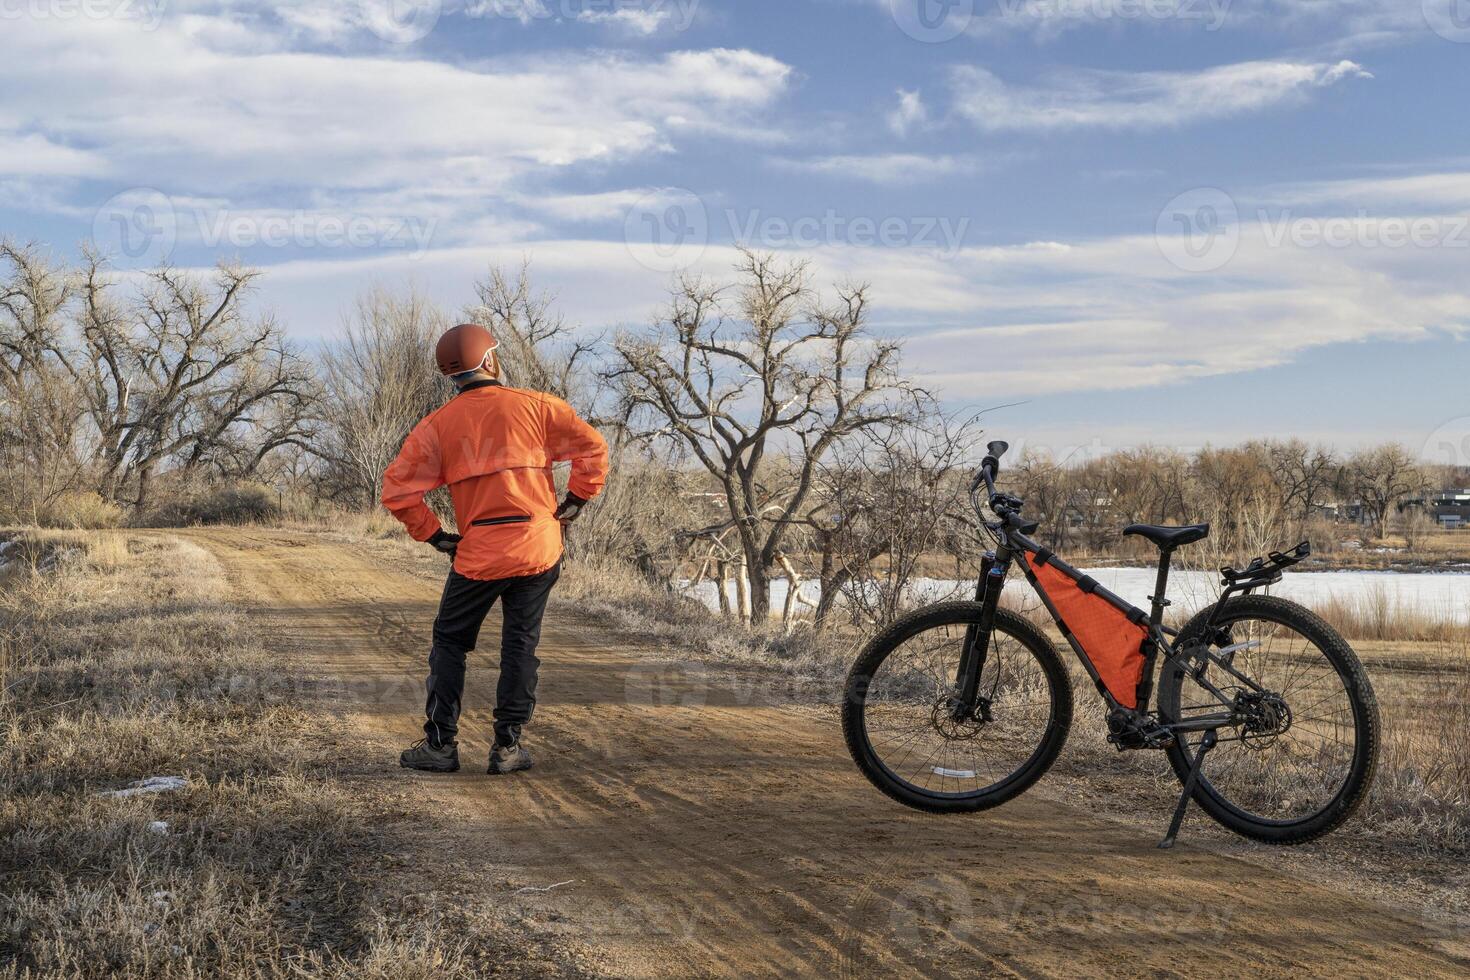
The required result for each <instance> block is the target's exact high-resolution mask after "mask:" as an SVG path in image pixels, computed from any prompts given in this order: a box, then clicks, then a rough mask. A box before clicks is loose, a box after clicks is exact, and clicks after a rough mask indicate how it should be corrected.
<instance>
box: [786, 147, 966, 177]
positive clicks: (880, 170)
mask: <svg viewBox="0 0 1470 980" xmlns="http://www.w3.org/2000/svg"><path fill="white" fill-rule="evenodd" d="M771 163H772V164H773V165H775V166H777V167H780V168H781V169H783V170H791V171H796V172H798V173H809V174H819V175H821V176H824V177H839V178H845V179H849V180H861V181H867V182H869V183H873V184H890V185H897V184H915V183H921V182H923V181H928V180H934V179H935V178H938V177H950V176H953V175H955V174H969V173H976V172H978V171H979V170H980V169H981V166H980V163H979V161H977V160H976V159H975V158H974V157H970V156H950V155H948V154H943V155H939V156H924V155H922V154H918V153H878V154H872V155H858V154H850V155H843V154H839V155H835V156H825V157H807V158H804V159H791V158H786V157H780V158H775V159H772V161H771Z"/></svg>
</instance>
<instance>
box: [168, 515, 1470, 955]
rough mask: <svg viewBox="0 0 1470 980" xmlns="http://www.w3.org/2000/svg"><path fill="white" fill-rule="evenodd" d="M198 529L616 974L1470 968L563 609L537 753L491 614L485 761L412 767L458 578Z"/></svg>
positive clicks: (252, 533) (320, 544)
mask: <svg viewBox="0 0 1470 980" xmlns="http://www.w3.org/2000/svg"><path fill="white" fill-rule="evenodd" d="M190 536H191V537H192V538H193V539H194V540H196V541H197V542H199V543H200V544H202V545H203V546H205V547H207V548H209V549H210V550H211V551H212V552H213V553H214V554H216V555H217V556H218V558H219V559H220V561H221V562H222V563H223V564H224V566H225V568H226V569H227V570H228V571H229V574H230V576H231V580H232V582H233V583H234V584H235V586H236V587H237V589H238V590H239V592H240V601H241V602H242V603H243V604H245V605H246V607H247V608H249V609H250V610H251V613H252V615H253V616H257V617H261V618H263V620H264V621H265V622H266V624H267V627H268V628H267V633H268V635H269V636H270V637H272V638H273V640H272V642H273V643H274V645H275V646H276V648H277V649H278V650H279V651H280V652H281V654H282V655H283V657H287V658H289V659H290V660H291V661H292V662H293V664H294V665H295V666H296V667H297V668H298V669H300V670H303V671H305V672H307V674H308V675H309V676H310V677H311V678H312V680H313V681H314V682H318V683H321V684H323V685H326V687H327V689H328V690H330V691H332V692H334V694H335V698H336V704H337V707H338V708H339V710H340V711H341V713H342V717H343V719H344V723H346V724H351V725H354V726H356V727H358V728H360V729H361V730H362V731H363V732H364V733H366V734H367V735H368V736H369V737H370V738H371V739H372V741H373V743H374V744H375V745H377V746H379V747H380V748H381V750H382V759H381V769H375V770H372V775H365V776H364V777H363V778H369V779H378V780H381V781H385V782H387V781H393V782H394V783H395V784H396V785H402V781H404V780H406V781H408V783H409V785H412V786H413V787H414V789H415V791H416V792H417V793H419V794H421V798H422V801H423V803H422V805H423V806H424V808H425V810H426V812H429V813H432V814H434V815H435V816H436V818H437V819H440V820H441V821H442V822H444V823H445V824H446V825H448V826H452V831H449V832H448V833H450V838H449V839H451V840H452V841H453V842H454V847H455V853H454V854H453V855H452V857H453V860H452V861H451V862H449V864H450V865H451V868H450V872H451V873H452V869H453V866H462V867H464V868H466V869H467V870H468V869H471V868H487V869H502V870H503V869H506V868H511V869H514V870H515V871H516V872H517V874H518V877H521V878H525V879H527V880H531V881H536V882H538V883H542V884H549V883H554V882H559V881H564V880H567V879H572V881H573V884H569V885H567V886H565V887H563V888H559V889H557V890H554V891H551V892H547V893H542V894H536V895H534V896H531V897H523V896H514V895H512V896H510V897H508V898H507V901H524V902H525V904H526V907H527V908H529V909H533V910H535V911H536V912H537V914H538V915H541V916H542V917H543V918H546V919H548V920H549V921H554V922H555V923H556V928H559V929H562V930H564V931H566V932H567V933H568V934H570V935H574V936H576V937H577V938H579V939H581V940H583V941H585V942H588V943H592V944H595V945H596V946H598V947H600V948H601V949H602V950H605V951H606V952H607V954H608V962H610V963H612V964H613V966H612V968H611V971H612V972H613V973H614V974H616V975H619V976H638V977H690V976H753V975H755V976H790V975H794V974H795V975H813V976H829V975H845V976H860V975H861V976H872V975H910V976H973V975H975V974H976V973H984V974H991V975H1009V976H1076V975H1120V974H1130V975H1136V974H1139V973H1143V972H1156V973H1162V974H1165V975H1191V974H1202V973H1209V974H1219V973H1222V972H1227V971H1228V972H1241V973H1266V974H1270V975H1281V974H1292V973H1308V972H1312V973H1333V974H1336V975H1339V976H1355V975H1368V974H1378V975H1382V974H1384V973H1394V974H1406V975H1407V974H1412V975H1418V976H1458V975H1463V974H1464V972H1465V970H1466V968H1467V966H1470V963H1467V962H1466V961H1465V960H1460V959H1455V958H1453V957H1452V956H1450V955H1448V954H1447V953H1445V952H1443V951H1442V950H1440V949H1438V948H1436V946H1435V944H1434V941H1433V940H1434V937H1433V936H1432V935H1431V933H1430V930H1429V927H1428V926H1426V925H1424V924H1422V923H1419V922H1416V921H1413V920H1411V919H1409V918H1406V917H1404V916H1401V915H1399V914H1396V913H1393V912H1390V911H1387V910H1385V909H1383V908H1381V907H1379V906H1376V905H1374V904H1372V903H1370V902H1367V901H1363V900H1360V899H1357V898H1355V897H1353V896H1351V895H1345V894H1341V893H1338V892H1335V891H1332V890H1329V889H1326V888H1322V887H1319V886H1315V885H1311V884H1307V883H1304V882H1301V881H1297V880H1295V879H1292V878H1289V877H1285V876H1281V875H1276V874H1273V873H1271V872H1269V871H1265V870H1263V869H1262V868H1260V867H1258V866H1256V865H1253V864H1249V863H1246V862H1243V861H1238V860H1234V859H1231V858H1228V857H1225V856H1221V855H1217V854H1213V853H1209V852H1206V851H1202V850H1199V849H1196V848H1192V847H1190V846H1189V845H1188V843H1187V842H1186V843H1185V844H1183V845H1181V846H1180V847H1179V848H1177V849H1176V850H1175V851H1174V852H1172V853H1166V852H1159V851H1157V850H1155V849H1154V848H1153V846H1152V840H1151V839H1140V838H1139V835H1138V833H1137V831H1136V830H1134V829H1133V828H1129V827H1124V826H1122V825H1119V824H1114V823H1110V822H1107V821H1103V820H1100V819H1098V818H1096V817H1093V816H1091V815H1089V814H1087V813H1086V812H1084V811H1081V810H1078V809H1075V808H1069V807H1065V806H1059V805H1057V804H1055V803H1051V802H1048V801H1045V800H1042V799H1040V798H1022V799H1020V800H1017V801H1015V802H1014V803H1011V804H1008V805H1007V806H1005V807H1003V808H1000V809H998V810H993V811H989V812H988V813H985V814H980V815H975V816H970V817H960V818H943V817H933V816H928V815H922V814H917V813H911V812H909V811H906V810H903V809H901V808H899V807H896V806H894V805H892V804H890V803H888V802H887V801H885V800H883V799H882V798H881V797H879V796H878V795H877V794H876V793H874V792H873V791H872V790H871V789H870V787H868V785H867V783H866V782H864V781H863V779H862V777H861V776H860V775H859V774H858V773H857V771H856V769H855V768H854V767H853V766H852V765H851V763H850V762H849V761H848V759H847V757H846V754H845V751H844V749H843V747H842V742H841V733H840V729H839V727H838V725H837V723H836V720H835V717H829V716H825V715H823V714H822V713H820V712H814V711H811V710H809V709H797V708H789V707H783V706H780V705H775V704H763V703H760V702H759V701H758V700H757V699H754V698H751V697H748V696H745V695H746V694H748V693H749V692H748V691H746V692H742V693H737V692H735V691H733V690H731V689H729V688H727V687H725V686H722V685H721V684H720V683H718V682H717V679H716V678H715V677H714V676H711V677H708V678H702V677H697V676H691V675H690V674H689V673H688V672H674V674H673V675H660V676H659V677H658V678H657V684H655V685H652V686H650V685H649V684H648V683H645V681H647V680H648V678H647V676H646V672H645V671H644V668H645V666H646V665H647V664H648V663H649V662H650V656H649V654H647V653H644V652H642V651H639V650H637V649H636V648H630V647H628V646H625V645H622V644H620V643H617V642H608V643H607V644H605V645H604V644H602V643H599V642H597V640H595V639H589V636H595V635H596V634H595V630H594V629H592V628H590V627H588V626H587V625H586V624H583V623H577V622H566V621H559V620H557V619H555V618H554V617H553V618H552V619H549V620H548V623H547V625H546V628H545V630H544V633H543V641H542V646H541V653H540V655H541V658H542V661H543V668H542V681H541V691H540V700H541V704H540V706H539V707H538V709H537V716H536V721H535V723H534V724H533V725H532V726H531V727H530V728H529V729H528V744H530V745H531V747H532V750H533V752H535V753H536V754H537V768H536V769H534V770H532V771H531V772H530V773H528V774H526V775H525V776H519V777H515V778H512V779H490V778H488V777H486V776H484V775H483V768H484V756H485V754H486V752H488V742H487V739H488V736H489V734H490V712H489V709H490V707H491V704H492V702H493V698H494V684H495V678H496V672H495V669H494V663H493V661H494V654H493V651H494V649H495V647H496V642H495V641H496V639H497V637H498V617H496V616H494V615H492V618H491V620H489V621H487V623H486V627H485V631H484V635H483V643H482V652H480V653H478V654H476V655H474V656H473V657H472V660H471V666H470V676H469V684H468V687H467V690H466V703H467V705H468V706H469V707H468V708H467V710H466V712H465V719H464V726H463V727H464V731H465V737H464V738H465V740H464V742H463V743H462V745H461V758H462V761H463V763H464V765H465V770H464V771H462V772H460V773H458V774H456V775H453V776H447V777H436V776H429V775H426V774H405V773H402V772H401V771H400V770H398V769H397V768H396V764H397V763H396V750H397V749H398V748H399V747H401V745H402V744H405V743H406V742H407V741H408V740H410V739H412V738H414V737H416V734H417V730H418V724H419V722H418V717H419V713H420V711H421V709H422V686H421V685H422V677H423V673H424V669H425V668H424V656H425V653H426V649H427V643H428V635H429V627H430V624H431V621H432V618H433V610H434V607H435V603H436V602H437V599H438V590H437V589H436V588H434V587H433V586H432V585H431V584H427V583H425V582H423V581H422V580H421V579H418V578H416V577H414V576H412V575H409V574H405V573H399V572H396V571H395V570H393V569H391V568H387V567H384V566H382V565H379V564H377V563H375V562H374V561H373V560H372V559H371V558H369V557H367V556H364V555H361V554H357V553H354V552H352V551H351V550H350V549H347V548H343V547H341V546H340V545H335V544H333V543H331V542H329V541H326V540H324V539H323V538H321V537H319V536H314V535H311V534H306V533H298V532H288V531H280V530H244V529H209V530H200V531H196V532H190ZM487 648H488V651H489V652H485V651H486V649H487ZM653 656H655V657H656V656H657V654H654V655H653ZM358 761H359V762H361V760H358ZM362 768H367V769H370V770H371V769H372V767H371V766H363V767H362ZM426 859H428V858H426ZM432 860H433V861H434V862H435V863H436V866H437V867H439V868H440V869H441V870H442V868H443V866H444V865H445V863H446V862H445V861H444V855H442V854H439V855H433V856H432ZM1202 948H1207V949H1208V951H1209V955H1208V956H1201V955H1200V953H1199V950H1201V949H1202Z"/></svg>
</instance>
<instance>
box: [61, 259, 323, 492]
mask: <svg viewBox="0 0 1470 980" xmlns="http://www.w3.org/2000/svg"><path fill="white" fill-rule="evenodd" d="M86 259H87V262H86V265H85V267H84V269H83V271H82V275H81V279H82V286H81V293H82V295H81V300H82V309H81V311H80V314H79V317H80V321H81V323H80V333H81V341H82V346H81V350H80V352H79V356H78V358H77V362H78V363H76V364H75V365H72V364H70V363H69V364H68V369H69V370H70V371H71V373H72V375H73V377H74V379H75V380H76V381H77V382H78V385H79V388H80V390H81V392H82V394H83V397H84V398H85V399H86V403H87V407H88V411H89V413H90V415H91V417H92V421H93V424H94V425H95V427H96V429H97V433H98V439H99V446H98V458H99V462H100V468H101V472H100V475H99V489H100V490H101V492H102V493H103V494H104V495H105V496H107V497H109V498H112V499H121V498H122V497H123V495H124V493H125V492H126V491H125V489H124V488H126V487H132V496H131V498H130V499H129V500H128V501H127V502H128V503H131V504H132V505H133V506H134V507H137V508H140V509H141V508H142V507H144V506H145V505H146V504H147V502H148V496H149V487H150V483H151V481H152V479H153V477H154V476H155V475H156V474H157V473H158V471H159V469H160V468H161V467H162V466H164V465H165V464H167V463H173V464H175V465H176V466H177V468H178V469H179V471H180V472H181V473H182V474H184V475H188V474H191V473H194V472H197V471H204V470H213V471H215V472H218V473H219V474H221V475H226V476H235V477H249V476H252V475H254V473H255V471H256V469H257V468H258V467H259V466H260V463H261V461H262V460H263V459H264V458H265V457H266V456H267V455H268V454H269V453H271V452H272V451H273V450H275V449H277V448H280V447H281V446H284V445H289V444H300V443H302V442H303V441H304V440H305V438H306V436H307V419H308V417H309V414H310V408H311V405H312V401H313V395H314V392H313V388H312V386H313V381H314V372H313V371H312V369H311V367H310V365H309V364H308V363H307V362H306V361H305V360H304V359H302V358H301V357H300V356H299V355H298V354H297V353H296V351H295V350H294V349H293V348H292V347H291V346H290V345H288V344H287V342H286V340H285V338H284V335H283V333H282V331H281V329H280V327H279V326H278V325H277V324H276V323H275V322H274V321H273V320H271V319H269V318H252V317H250V316H249V315H248V314H247V313H246V311H245V308H244V300H245V296H246V294H247V293H248V292H249V290H250V288H251V286H252V284H253V283H254V282H255V280H256V279H257V278H258V276H259V273H257V272H254V271H252V270H249V269H244V268H240V267H237V266H230V265H221V266H220V267H219V268H218V269H217V270H216V272H215V276H214V279H213V281H212V282H210V283H205V282H203V281H201V280H199V279H198V278H196V277H194V276H191V275H188V274H186V273H181V272H178V271H176V270H173V269H169V268H163V269H159V270H158V271H156V272H153V273H151V274H150V275H149V276H148V280H147V284H146V286H145V287H144V289H143V290H142V292H141V294H140V295H139V296H138V297H137V299H136V301H135V302H132V303H129V304H126V305H123V304H120V303H119V302H117V301H116V300H115V298H114V296H113V292H114V290H115V288H116V287H115V285H114V284H113V283H112V282H110V281H109V280H108V279H107V277H106V274H105V270H104V267H103V265H102V263H101V261H100V260H99V259H98V258H97V257H96V256H95V255H93V254H90V253H89V254H88V255H87V256H86ZM266 419H269V420H270V422H269V424H263V423H264V422H265V420H266Z"/></svg>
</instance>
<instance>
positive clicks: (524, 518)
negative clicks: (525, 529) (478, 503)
mask: <svg viewBox="0 0 1470 980" xmlns="http://www.w3.org/2000/svg"><path fill="white" fill-rule="evenodd" d="M530 522H531V518H530V515H528V514H513V515H511V516H510V517H482V518H480V519H479V520H478V521H470V527H493V526H494V525H496V524H529V523H530Z"/></svg>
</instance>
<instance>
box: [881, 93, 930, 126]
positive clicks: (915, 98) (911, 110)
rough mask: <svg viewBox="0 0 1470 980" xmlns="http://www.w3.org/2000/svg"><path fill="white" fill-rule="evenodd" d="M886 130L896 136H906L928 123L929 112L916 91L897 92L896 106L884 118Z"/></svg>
mask: <svg viewBox="0 0 1470 980" xmlns="http://www.w3.org/2000/svg"><path fill="white" fill-rule="evenodd" d="M884 121H885V122H887V123H888V128H889V129H890V130H892V131H893V133H894V135H896V136H901V137H902V136H907V135H908V134H909V132H910V131H911V130H914V129H918V128H920V127H922V126H924V125H925V124H926V123H928V121H929V110H928V109H926V108H925V107H924V100H923V98H922V97H921V96H920V95H919V93H918V92H917V91H912V92H911V91H909V90H907V89H899V90H898V105H896V106H894V107H893V109H891V110H889V112H888V114H887V115H886V116H884Z"/></svg>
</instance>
